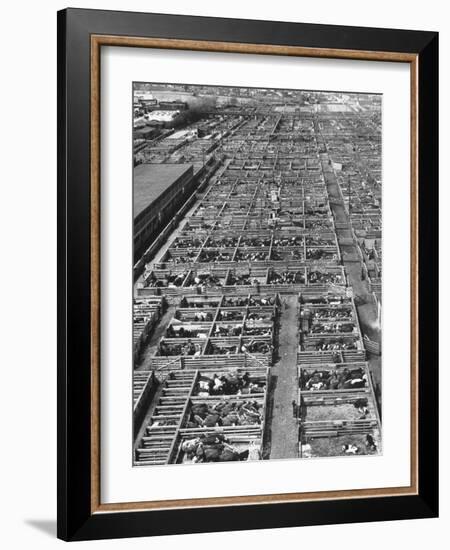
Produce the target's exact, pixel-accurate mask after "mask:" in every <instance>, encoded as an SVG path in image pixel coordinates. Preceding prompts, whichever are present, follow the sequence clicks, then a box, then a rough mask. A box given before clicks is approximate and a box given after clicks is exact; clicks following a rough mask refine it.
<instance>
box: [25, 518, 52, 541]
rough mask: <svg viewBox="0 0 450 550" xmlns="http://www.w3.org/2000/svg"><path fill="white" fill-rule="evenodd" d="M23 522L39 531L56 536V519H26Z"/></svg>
mask: <svg viewBox="0 0 450 550" xmlns="http://www.w3.org/2000/svg"><path fill="white" fill-rule="evenodd" d="M25 523H26V524H27V525H31V527H34V528H35V529H37V530H38V531H41V533H44V534H46V535H49V536H51V537H54V538H55V537H56V519H26V520H25Z"/></svg>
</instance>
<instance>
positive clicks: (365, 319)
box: [320, 153, 381, 400]
mask: <svg viewBox="0 0 450 550" xmlns="http://www.w3.org/2000/svg"><path fill="white" fill-rule="evenodd" d="M320 157H321V162H322V169H323V174H324V177H325V183H326V186H327V191H328V197H329V199H330V206H331V210H332V211H333V215H334V219H335V222H336V223H338V224H339V225H340V226H341V228H339V229H338V228H336V235H337V238H338V242H339V248H340V250H341V255H342V262H343V264H344V267H345V270H346V273H347V278H348V282H349V286H350V287H351V288H352V289H353V292H354V295H355V297H357V299H356V309H357V312H358V318H359V323H360V326H361V330H362V332H363V334H366V335H367V336H368V337H369V338H370V339H371V340H373V341H375V342H380V341H381V332H380V331H379V330H378V327H377V317H378V311H377V308H376V306H375V304H374V303H373V300H372V296H371V294H370V291H369V287H368V284H367V281H363V280H362V279H361V271H362V265H361V261H360V259H359V255H358V252H357V249H356V244H355V242H354V241H353V238H352V233H351V229H350V220H349V215H348V212H347V210H346V209H345V207H344V202H343V200H342V195H341V193H340V189H339V184H338V182H337V180H336V175H335V173H334V170H333V168H332V166H331V164H330V163H329V156H328V154H327V153H323V154H321V156H320ZM368 362H369V367H370V370H371V372H372V374H373V378H374V382H375V386H377V385H378V386H381V358H380V357H378V356H375V355H371V354H369V356H368ZM379 399H380V398H379ZM380 400H381V399H380Z"/></svg>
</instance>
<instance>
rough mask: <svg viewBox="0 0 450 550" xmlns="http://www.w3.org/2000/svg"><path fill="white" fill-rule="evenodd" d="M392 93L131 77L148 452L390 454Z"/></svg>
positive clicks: (136, 378) (141, 426) (150, 459)
mask: <svg viewBox="0 0 450 550" xmlns="http://www.w3.org/2000/svg"><path fill="white" fill-rule="evenodd" d="M382 104H383V98H382V94H375V93H374V94H368V93H352V92H351V91H323V90H317V91H315V90H294V89H275V88H273V89H269V88H238V87H226V86H201V85H197V84H196V85H190V84H169V83H168V84H161V83H151V82H134V83H133V89H132V109H130V111H131V112H132V124H133V143H132V159H133V266H132V269H133V289H132V291H133V319H132V330H133V346H134V347H133V372H132V377H133V438H134V441H133V448H132V455H133V465H134V466H136V467H144V466H156V465H160V466H161V465H166V464H177V465H181V464H184V465H187V464H201V463H212V462H229V461H243V462H246V461H255V460H273V459H299V460H306V459H324V458H333V457H367V456H374V455H375V456H376V455H382V454H383V438H382V414H381V413H382V353H381V330H382V323H381V319H382V249H383V247H382V214H381V213H382ZM130 322H131V320H130ZM130 375H131V373H130Z"/></svg>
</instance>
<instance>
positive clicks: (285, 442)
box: [267, 295, 298, 459]
mask: <svg viewBox="0 0 450 550" xmlns="http://www.w3.org/2000/svg"><path fill="white" fill-rule="evenodd" d="M281 300H282V302H283V305H282V307H281V315H280V325H279V336H278V340H279V346H278V355H279V360H278V361H277V362H276V363H275V364H274V366H273V367H272V368H271V372H270V373H271V375H272V381H273V386H272V388H273V401H272V403H271V412H270V418H269V419H268V426H267V428H268V431H269V434H270V458H271V459H274V458H297V457H298V426H297V420H296V419H295V418H294V416H293V413H292V401H293V400H295V401H296V400H297V392H298V377H297V346H298V299H297V296H295V295H294V296H282V297H281Z"/></svg>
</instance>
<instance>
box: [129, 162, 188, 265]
mask: <svg viewBox="0 0 450 550" xmlns="http://www.w3.org/2000/svg"><path fill="white" fill-rule="evenodd" d="M193 174H194V171H193V167H192V165H191V164H140V165H138V166H136V167H135V168H134V174H133V210H134V211H133V216H134V231H133V235H134V257H135V260H136V259H138V258H139V257H140V256H141V255H142V254H143V253H144V252H145V250H146V249H147V248H148V246H149V245H150V244H151V241H152V240H153V239H155V238H156V237H157V236H158V234H159V233H160V231H161V230H162V229H163V227H164V226H166V225H167V224H168V223H169V221H170V220H171V219H172V218H173V216H174V215H175V214H176V212H177V211H178V210H179V208H180V207H181V206H182V204H183V203H184V202H185V200H186V199H187V197H188V196H189V195H190V194H191V193H192V192H193V191H194V188H195V178H194V177H193Z"/></svg>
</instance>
